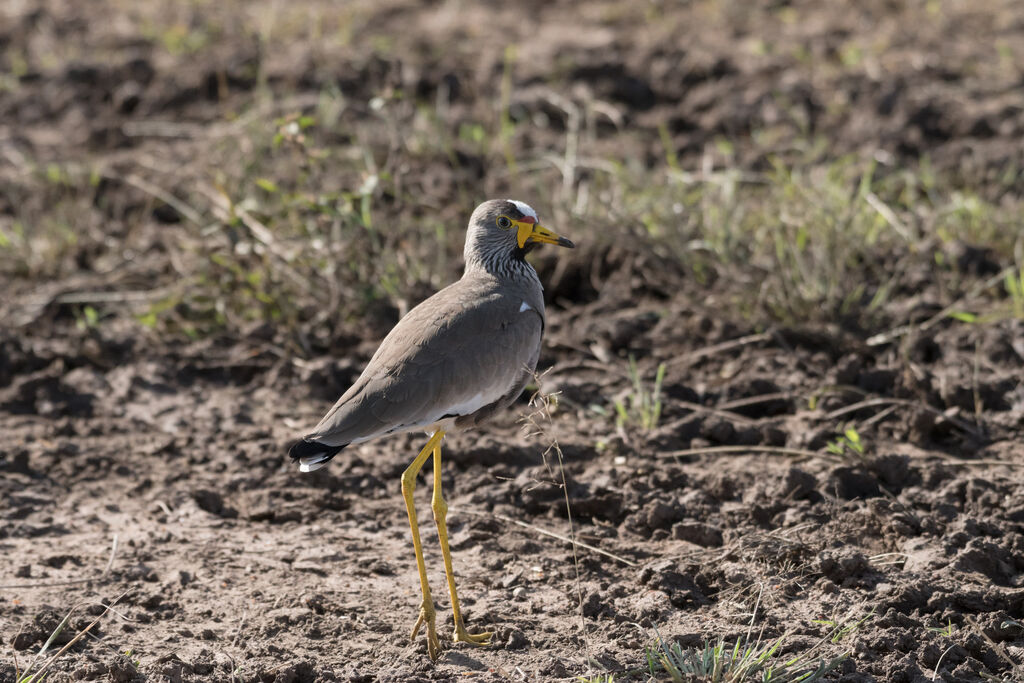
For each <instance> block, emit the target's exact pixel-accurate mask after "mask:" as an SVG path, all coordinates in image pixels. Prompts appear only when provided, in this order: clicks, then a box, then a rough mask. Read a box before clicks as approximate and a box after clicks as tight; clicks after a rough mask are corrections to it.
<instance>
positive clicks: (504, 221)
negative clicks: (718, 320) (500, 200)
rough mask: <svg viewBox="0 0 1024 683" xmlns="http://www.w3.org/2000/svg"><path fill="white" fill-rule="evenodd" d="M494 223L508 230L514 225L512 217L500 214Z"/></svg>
mask: <svg viewBox="0 0 1024 683" xmlns="http://www.w3.org/2000/svg"><path fill="white" fill-rule="evenodd" d="M494 223H495V224H496V225H497V226H498V227H499V228H501V229H502V230H508V229H509V228H511V227H512V219H511V218H509V217H508V216H498V217H497V218H496V219H495V221H494Z"/></svg>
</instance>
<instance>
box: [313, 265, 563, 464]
mask: <svg viewBox="0 0 1024 683" xmlns="http://www.w3.org/2000/svg"><path fill="white" fill-rule="evenodd" d="M543 325H544V302H543V296H542V291H541V288H540V284H539V282H537V281H536V280H535V279H533V278H531V279H528V280H523V281H512V282H509V281H499V280H498V279H496V278H495V277H494V276H492V275H490V274H488V273H485V272H476V273H467V274H466V275H465V276H463V278H462V279H460V280H459V281H457V282H455V283H453V284H452V285H449V286H448V287H446V288H445V289H442V290H441V291H440V292H438V293H437V294H435V295H434V296H432V297H430V298H429V299H427V300H425V301H423V302H422V303H421V304H419V305H418V306H416V307H415V308H413V309H412V310H411V311H409V313H408V314H407V315H406V316H405V317H403V318H402V319H401V320H400V321H399V323H398V324H397V325H396V326H395V327H394V329H392V330H391V332H390V333H389V334H388V335H387V337H386V338H385V339H384V341H383V342H382V343H381V345H380V348H379V349H377V352H376V353H375V354H374V355H373V358H372V359H371V360H370V362H369V363H368V364H367V366H366V369H365V370H364V371H363V373H362V375H360V377H359V379H358V380H356V382H355V384H353V385H352V387H351V388H349V390H348V391H347V392H345V394H344V395H343V396H342V397H341V398H340V399H339V400H338V402H337V403H336V404H335V405H334V407H333V408H332V409H331V410H330V412H328V413H327V415H326V416H325V417H324V419H323V420H321V422H320V424H319V425H317V427H316V429H315V430H314V431H313V432H311V433H310V434H308V435H306V437H305V440H306V441H314V442H317V443H320V444H324V445H328V446H332V447H340V446H344V445H346V444H349V443H356V442H359V441H365V440H367V439H371V438H374V437H376V436H382V435H384V434H390V433H394V432H400V431H405V430H409V429H420V428H427V427H430V426H431V425H435V424H437V423H438V422H440V421H442V420H445V419H448V418H462V419H461V420H459V424H460V425H461V424H465V423H466V422H467V421H468V422H476V421H478V418H482V417H483V416H484V415H483V413H486V414H490V412H493V411H494V410H495V409H497V408H500V407H503V406H504V405H507V403H510V402H511V401H512V400H514V399H515V397H516V396H517V395H518V394H519V393H520V392H521V391H522V389H523V386H525V384H526V381H527V380H528V379H529V377H530V375H531V373H532V372H533V370H534V368H535V367H536V364H537V357H538V355H539V351H540V339H541V332H542V330H543ZM474 416H475V417H474Z"/></svg>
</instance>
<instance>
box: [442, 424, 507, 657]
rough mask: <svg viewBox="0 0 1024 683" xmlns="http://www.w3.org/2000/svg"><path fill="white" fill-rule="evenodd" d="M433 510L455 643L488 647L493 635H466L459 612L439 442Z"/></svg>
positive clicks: (485, 633) (486, 633)
mask: <svg viewBox="0 0 1024 683" xmlns="http://www.w3.org/2000/svg"><path fill="white" fill-rule="evenodd" d="M430 506H431V508H433V510H434V522H435V523H436V524H437V538H438V540H439V541H440V542H441V555H442V556H443V557H444V573H445V575H446V576H447V577H448V593H449V594H450V595H451V597H452V615H453V616H454V618H455V635H454V636H453V638H454V640H455V642H457V643H458V642H463V643H472V644H474V645H490V644H491V636H493V635H494V634H493V633H490V632H484V633H468V632H467V631H466V627H465V626H464V625H463V623H462V612H461V611H460V610H459V596H458V595H457V594H456V593H455V572H454V571H452V554H451V552H450V551H449V550H448V524H447V521H446V520H447V518H448V504H447V503H445V502H444V497H443V496H442V494H441V441H440V440H438V441H437V442H436V443H435V444H434V497H433V499H432V500H431V505H430Z"/></svg>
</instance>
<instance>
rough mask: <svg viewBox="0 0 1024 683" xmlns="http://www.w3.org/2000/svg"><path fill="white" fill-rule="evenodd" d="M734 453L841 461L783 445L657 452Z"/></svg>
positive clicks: (683, 454) (681, 454) (670, 454)
mask: <svg viewBox="0 0 1024 683" xmlns="http://www.w3.org/2000/svg"><path fill="white" fill-rule="evenodd" d="M734 453H740V454H745V453H767V454H769V455H784V456H787V457H792V458H798V459H800V460H807V459H809V458H822V459H824V460H831V461H833V462H842V459H841V458H838V457H836V456H834V455H832V454H830V453H820V452H818V451H810V450H805V449H803V448H786V447H783V446H708V447H707V448H685V449H683V450H680V451H668V452H666V453H658V454H657V455H658V457H659V458H682V457H687V456H691V455H729V454H734Z"/></svg>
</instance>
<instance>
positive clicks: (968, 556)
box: [0, 278, 1024, 681]
mask: <svg viewBox="0 0 1024 683" xmlns="http://www.w3.org/2000/svg"><path fill="white" fill-rule="evenodd" d="M632 281H635V282H639V281H640V280H638V279H636V278H633V279H632ZM624 289H625V290H626V291H628V286H624V287H615V288H609V290H608V291H616V292H622V291H623V290H624ZM626 300H627V299H619V298H615V299H613V298H611V297H610V296H609V297H598V298H597V299H596V300H595V301H593V302H592V303H590V304H587V305H585V306H581V307H576V308H574V309H571V310H563V309H560V308H557V307H556V308H554V309H553V310H552V312H551V316H550V318H551V320H550V329H549V334H548V336H547V341H546V351H545V354H544V359H543V361H542V365H544V366H545V367H547V368H548V370H547V372H546V374H545V375H544V380H543V384H544V388H545V390H546V391H548V392H557V393H558V396H557V408H556V409H555V410H554V411H553V412H552V415H551V418H550V419H547V418H546V417H545V416H544V415H535V418H534V419H535V422H536V423H537V425H539V427H540V428H541V431H542V433H540V434H537V431H538V430H537V429H536V428H535V427H530V428H527V427H524V425H523V424H522V422H520V421H519V419H520V416H522V415H529V414H530V413H531V412H532V411H533V409H532V408H530V407H529V406H527V405H526V403H525V399H524V400H523V401H522V402H520V404H518V405H517V406H516V409H515V410H511V411H509V412H508V413H507V414H505V415H503V416H501V417H500V418H499V419H498V420H496V421H495V422H494V423H493V424H491V425H490V426H488V427H486V428H485V429H482V430H481V431H478V432H474V433H461V434H455V435H453V436H452V437H451V438H450V440H449V441H448V444H447V448H446V451H445V452H446V455H447V457H446V460H445V462H446V470H445V477H446V480H445V482H444V483H445V489H446V492H447V493H448V497H449V503H450V505H451V512H450V514H449V525H450V529H451V533H452V551H453V555H454V560H455V567H456V573H457V576H458V579H459V586H460V591H461V596H462V598H463V600H464V608H465V613H466V621H467V624H468V625H469V627H470V629H471V630H480V629H485V628H486V629H488V630H493V631H495V632H496V637H495V646H494V647H492V648H489V649H474V648H469V647H467V646H465V645H459V646H457V647H450V644H449V643H447V642H444V643H443V645H444V650H443V653H442V656H441V658H440V660H439V661H438V662H437V664H431V663H430V662H429V660H428V659H427V658H426V655H425V644H424V642H423V640H422V638H421V639H419V640H418V641H417V642H415V643H411V644H410V643H409V641H408V639H407V635H408V631H409V629H410V627H411V625H412V622H413V620H414V617H415V614H416V607H417V604H418V599H419V596H418V582H417V578H416V570H415V563H414V558H413V553H412V548H411V543H410V540H409V531H408V526H407V521H406V517H405V512H404V508H403V505H402V501H401V497H400V495H399V486H398V483H399V475H400V473H401V471H402V470H403V469H404V468H405V466H406V465H407V464H408V462H409V461H410V459H411V458H412V457H413V455H415V452H416V450H417V449H418V448H419V446H420V442H421V440H422V439H421V438H420V437H419V436H415V435H413V436H401V437H396V438H391V439H386V440H381V441H378V442H373V443H369V444H363V445H359V446H358V447H353V448H351V449H349V450H347V451H346V452H345V457H343V458H339V461H338V462H336V463H332V465H331V467H328V468H326V469H324V470H321V471H318V472H316V473H313V474H311V475H302V474H300V473H299V472H297V471H296V470H295V468H294V467H292V466H291V465H290V464H289V463H287V462H285V457H284V452H285V449H286V447H287V445H288V443H289V441H290V439H292V438H293V437H294V436H295V434H297V433H299V432H300V431H301V430H302V429H303V428H304V426H306V425H309V424H312V423H313V422H315V420H316V419H317V418H318V417H319V415H320V414H321V413H322V411H323V410H324V409H325V407H326V406H328V405H329V402H330V400H331V399H332V398H333V397H334V396H335V395H336V394H337V393H339V392H340V391H341V390H343V389H344V388H345V387H346V386H347V384H348V382H349V381H351V379H352V378H353V377H354V375H355V373H357V372H358V370H359V368H360V367H361V363H362V362H365V359H366V358H367V357H368V354H369V353H370V352H372V350H373V347H374V344H373V340H366V341H365V342H362V343H359V344H358V345H357V346H356V347H354V348H353V349H352V353H351V355H350V357H348V358H346V359H345V360H334V359H326V358H325V359H321V360H318V361H314V362H299V361H291V360H282V359H281V358H280V357H279V356H278V355H276V354H274V353H273V352H272V351H270V350H268V347H267V345H266V343H265V342H263V341H261V340H260V339H257V338H253V339H248V340H243V341H241V342H239V343H238V344H236V345H233V346H219V345H216V344H212V343H197V344H195V345H193V346H187V347H183V348H179V349H175V350H172V349H165V350H164V351H162V352H160V353H156V354H154V352H153V349H152V348H151V347H149V346H148V345H147V344H145V343H144V342H142V341H141V340H138V339H132V338H131V337H130V336H127V335H123V336H119V333H118V330H117V327H116V326H111V328H106V329H104V331H103V332H102V333H101V332H99V331H97V330H96V329H92V330H89V331H86V332H80V331H76V330H75V329H74V328H71V329H68V330H64V332H65V334H64V335H62V336H61V337H53V338H52V339H48V338H43V337H40V336H34V335H20V336H15V335H5V337H4V338H3V340H2V342H0V343H2V347H3V351H4V353H3V357H4V358H5V359H6V361H5V364H4V366H3V385H4V387H3V389H2V391H0V429H2V430H3V433H4V435H5V438H4V442H5V443H4V447H3V459H2V460H0V466H2V468H3V469H2V473H3V476H2V478H0V487H2V488H0V495H2V496H3V498H2V500H3V510H4V520H5V523H4V525H3V527H2V531H0V546H2V548H3V553H4V556H5V558H7V561H6V562H4V563H3V565H2V566H0V584H2V586H3V588H2V590H3V603H4V604H3V611H2V613H0V615H2V617H0V618H2V621H0V632H2V633H3V634H4V644H5V647H6V648H7V649H8V652H11V651H12V650H13V651H14V652H16V653H17V656H18V659H19V661H21V662H24V661H25V660H26V658H27V657H28V655H29V653H30V652H32V651H34V650H36V649H37V648H38V647H39V646H40V645H41V644H42V643H43V642H44V641H45V640H46V638H47V637H48V635H49V633H50V632H51V631H52V630H53V628H54V627H55V625H56V623H57V622H58V621H59V620H60V618H61V617H62V616H63V615H64V613H65V612H66V611H67V610H68V609H69V608H71V607H72V606H73V605H81V607H80V609H78V610H77V611H76V612H75V613H74V616H73V617H72V619H71V625H72V626H73V627H75V628H81V627H83V626H85V625H86V624H87V623H88V622H89V621H90V620H91V619H92V618H93V615H96V614H98V613H99V612H100V611H101V608H100V607H98V606H97V605H99V604H100V603H106V604H109V603H110V602H111V601H113V600H115V599H116V598H118V597H119V598H120V599H119V600H118V602H117V605H116V613H115V614H108V615H106V616H105V617H104V618H103V619H102V620H101V622H100V623H99V624H98V625H97V626H96V627H95V628H93V630H92V631H91V633H92V636H94V637H91V638H88V639H87V640H86V641H84V642H83V643H80V644H76V645H75V646H74V647H73V648H72V649H71V650H70V651H69V652H68V653H67V654H66V655H65V656H63V657H62V658H61V659H60V660H59V661H58V662H57V663H56V665H55V666H54V668H53V670H52V673H51V678H50V680H104V679H107V678H110V679H112V680H128V679H130V678H131V677H132V676H139V677H141V678H142V679H145V680H164V679H170V680H206V679H208V678H209V679H214V680H217V679H220V680H228V679H229V678H230V676H231V673H232V672H234V673H235V675H236V678H238V679H240V680H260V681H295V680H323V681H328V680H341V681H372V680H385V681H415V680H467V679H468V680H481V681H490V680H509V679H512V680H518V679H527V680H538V681H551V680H562V679H567V680H571V679H572V677H573V676H574V675H576V674H581V673H584V672H586V671H587V670H588V668H589V669H590V670H597V669H600V668H602V667H603V668H606V669H608V670H611V671H618V672H620V676H621V675H628V673H627V672H629V671H635V670H637V669H645V665H644V659H643V648H644V646H645V645H647V644H648V643H649V642H650V640H651V638H652V637H653V635H654V633H655V631H654V629H657V632H658V633H660V634H661V635H662V636H663V637H665V638H666V639H676V640H678V641H680V642H681V643H683V644H685V645H699V644H700V643H702V642H703V641H705V640H707V639H711V640H714V639H716V638H718V637H719V636H724V637H725V638H726V639H731V638H735V637H737V636H742V635H745V634H746V633H747V630H748V627H749V624H750V622H751V619H752V617H753V623H754V625H755V627H756V629H757V631H758V632H760V633H763V634H764V636H765V637H769V638H770V637H777V636H779V635H782V634H786V636H787V637H786V639H785V641H784V643H785V646H784V647H785V649H786V650H787V651H790V652H794V653H795V652H800V651H801V650H805V649H807V648H809V647H811V646H812V645H813V644H814V643H815V642H817V641H818V640H819V639H821V638H822V637H823V636H824V635H827V634H828V633H829V629H830V627H829V626H828V625H825V624H822V623H821V622H822V621H836V622H839V623H845V624H849V623H852V622H853V621H856V620H859V619H861V618H863V617H865V616H868V615H870V617H869V618H868V619H867V620H866V621H865V622H864V623H863V624H862V625H861V627H860V628H859V629H857V630H856V631H855V632H854V633H853V634H852V635H850V636H849V637H848V638H847V639H846V640H844V641H843V643H842V648H849V649H850V650H851V655H850V657H849V658H848V659H847V660H846V661H845V662H844V663H843V664H842V665H841V666H840V667H839V669H837V671H836V672H835V677H836V678H837V679H841V680H845V681H860V680H865V681H866V680H888V681H915V680H924V679H923V678H922V677H926V678H930V677H931V675H932V673H933V672H934V671H935V670H936V667H937V665H938V671H939V672H940V673H941V674H942V675H943V676H945V680H963V681H969V680H981V678H980V677H981V676H982V675H983V674H987V675H992V676H996V677H997V678H998V677H1006V679H1009V677H1010V676H1011V675H1012V671H1013V670H1012V667H1011V664H1010V662H1012V661H1019V660H1020V656H1021V647H1022V646H1024V634H1022V632H1021V628H1020V626H1019V619H1020V616H1021V615H1022V614H1024V585H1022V576H1024V574H1022V571H1024V533H1022V532H1024V483H1022V479H1021V470H1020V465H1021V464H1022V459H1021V451H1020V445H1019V444H1020V438H1021V424H1022V422H1021V420H1022V417H1024V411H1022V408H1024V402H1022V393H1021V392H1022V388H1021V385H1020V379H1019V375H1018V374H1017V373H1016V371H1015V370H1014V369H1013V368H1015V367H1016V364H1017V363H1019V362H1020V358H1019V353H1020V349H1019V348H1017V347H1018V346H1019V344H1017V343H1016V340H1019V339H1020V335H1021V332H1022V330H1021V329H1020V323H1015V324H1014V323H1006V324H1003V325H999V326H993V327H991V328H986V329H974V328H966V327H963V326H960V327H949V328H948V329H944V330H941V331H938V332H937V333H935V334H934V336H933V337H929V338H922V339H915V340H910V341H908V342H907V343H906V344H904V348H903V349H902V350H900V349H896V348H891V349H888V350H884V351H878V350H876V349H870V350H869V349H868V348H867V347H864V346H863V345H862V344H860V343H857V342H856V341H855V340H850V339H847V338H844V337H843V336H841V335H831V334H830V333H829V332H828V331H826V330H823V329H822V330H816V331H806V330H795V329H785V328H780V329H775V330H771V331H769V332H766V333H757V332H756V331H754V330H751V329H746V328H744V327H743V326H741V325H732V324H728V323H723V322H722V321H721V320H720V319H719V318H716V317H711V316H709V315H708V314H707V313H706V312H704V311H701V310H699V309H697V308H695V307H694V306H693V305H692V304H691V303H688V301H690V300H691V299H689V298H686V299H683V298H679V299H673V298H671V297H666V298H653V297H649V298H647V299H644V298H643V297H642V296H639V294H638V296H637V298H633V299H629V300H632V301H634V302H637V301H639V304H634V305H627V304H626V303H625V301H626ZM69 327H70V326H69ZM581 344H583V345H584V346H586V347H588V348H589V349H590V352H591V354H596V355H598V356H600V355H603V354H620V353H632V354H635V355H636V356H637V357H640V358H642V359H643V360H642V361H641V362H640V372H641V375H643V376H645V377H648V378H649V377H651V376H652V375H653V369H654V364H655V363H657V362H665V363H666V365H667V370H666V380H665V383H664V386H663V397H664V407H663V413H662V417H661V421H660V424H659V426H658V427H657V428H655V429H654V430H652V431H648V432H643V431H641V430H639V429H637V428H636V427H635V425H627V426H625V427H623V428H616V426H615V423H614V420H612V419H610V418H609V417H608V416H607V415H602V414H601V411H599V410H596V409H595V407H594V406H604V408H606V409H607V408H608V397H614V396H616V395H624V393H626V392H628V391H629V390H630V389H629V387H630V382H631V380H630V378H629V376H628V373H627V371H626V366H625V365H624V364H621V363H608V364H602V363H599V362H597V361H593V360H591V361H585V360H580V358H581V357H582V356H583V350H582V349H581V348H580V345H581ZM976 349H980V350H981V351H980V354H981V358H980V361H979V362H977V363H974V362H968V359H973V358H974V357H975V354H976ZM872 351H875V352H874V353H872ZM958 368H973V369H972V370H971V372H972V373H974V380H973V384H971V383H968V384H966V385H965V384H964V383H963V381H962V379H963V378H962V377H959V376H958V373H959V372H961V371H960V370H958ZM822 386H829V387H840V388H839V389H836V390H833V391H831V392H827V393H823V394H821V395H820V396H819V399H818V401H817V404H816V405H815V406H814V409H813V410H812V409H810V408H809V405H808V401H807V399H806V397H807V396H808V395H811V394H813V393H814V392H816V391H818V390H819V388H820V387H822ZM963 386H973V391H972V392H968V393H965V392H964V391H963V390H962V389H961V388H960V387H963ZM975 393H977V394H978V395H980V396H981V397H982V399H983V402H984V405H985V411H984V412H983V413H982V415H981V417H982V420H981V421H979V420H977V419H976V416H975V415H974V414H973V412H972V410H973V406H974V400H975ZM839 415H842V419H843V421H845V422H846V423H850V424H857V425H859V428H860V429H861V431H862V432H863V434H864V436H863V437H862V438H863V439H864V442H865V455H864V456H863V457H856V458H855V457H852V456H848V455H847V456H842V457H840V456H835V455H831V454H828V453H827V452H825V451H824V450H823V449H822V446H824V445H825V444H826V442H827V441H830V440H832V439H834V438H835V434H834V429H835V424H836V423H837V421H838V420H839V417H838V416H839ZM554 440H557V442H558V443H559V444H560V446H561V450H562V452H563V455H564V462H565V466H564V471H565V475H566V479H567V481H568V493H569V497H570V499H571V505H572V512H573V521H574V525H575V533H576V535H577V537H578V539H579V540H580V541H581V542H582V543H585V544H587V546H588V547H580V548H578V553H577V554H578V563H576V564H574V560H573V551H572V548H571V546H570V545H569V544H567V543H565V542H563V541H561V540H558V539H557V538H555V537H552V536H551V535H549V534H548V533H545V532H551V533H554V534H558V535H568V534H569V533H570V528H569V523H568V520H567V518H566V506H565V501H564V495H563V491H562V489H561V487H560V485H559V484H560V481H561V474H560V472H559V469H558V465H557V458H556V457H555V456H554V455H553V454H552V453H548V455H547V458H546V460H545V458H544V457H543V454H544V451H545V450H546V449H547V448H548V446H549V445H550V443H551V442H552V441H554ZM721 446H733V447H735V448H734V449H733V450H732V451H730V452H728V453H719V452H716V451H714V450H708V449H712V448H713V447H721ZM761 447H775V448H781V447H787V448H791V449H793V451H794V453H795V455H783V454H780V453H765V452H761V451H760V450H759V449H760V448H761ZM806 450H819V451H822V452H823V453H824V454H822V455H816V456H806V455H799V453H800V452H802V451H806ZM673 454H679V455H673ZM427 469H429V468H427ZM429 478H430V477H429V475H427V476H426V480H429ZM422 479H423V478H422V477H421V485H420V486H419V487H418V489H417V499H418V504H419V506H420V517H421V521H422V527H423V533H424V543H425V547H426V556H427V561H428V568H429V574H430V579H431V582H432V584H433V588H434V594H435V600H436V601H437V602H438V607H439V617H440V618H439V628H440V630H441V632H442V638H444V637H445V636H446V635H447V634H448V632H449V631H450V628H451V626H450V616H448V615H447V611H446V610H447V599H446V593H445V591H444V585H445V584H444V574H443V567H442V564H441V559H440V553H439V551H438V550H437V548H436V542H435V536H434V531H433V528H432V523H431V522H430V519H429V512H428V496H429V490H430V486H429V481H426V480H422ZM115 538H116V552H115V553H113V559H112V561H111V555H112V552H111V549H112V544H113V543H114V539H115ZM595 548H596V549H600V550H601V551H603V552H604V553H605V554H599V553H598V552H595V551H594V549H595ZM108 563H109V565H108ZM577 572H578V577H577ZM950 624H952V626H951V627H950V626H949V625H950ZM943 631H945V632H943ZM70 635H71V632H70V631H68V632H66V633H65V634H64V635H62V636H60V637H59V638H58V640H57V642H58V643H61V642H66V640H67V639H68V638H70ZM842 648H840V649H842ZM125 650H131V652H132V655H131V657H132V658H134V659H137V660H138V661H139V668H138V671H137V672H136V671H135V670H134V669H133V668H132V666H131V664H130V663H126V662H127V659H126V658H124V657H123V656H122V655H121V654H120V653H123V652H124V651H125ZM940 658H941V663H940V661H939V660H940ZM3 661H4V663H3V664H2V667H3V668H2V669H0V675H2V676H3V678H4V679H5V680H9V679H10V678H12V676H13V666H12V665H13V660H12V659H11V658H8V657H6V656H5V658H4V660H3ZM635 675H636V676H639V675H640V674H635ZM627 680H628V678H627Z"/></svg>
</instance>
